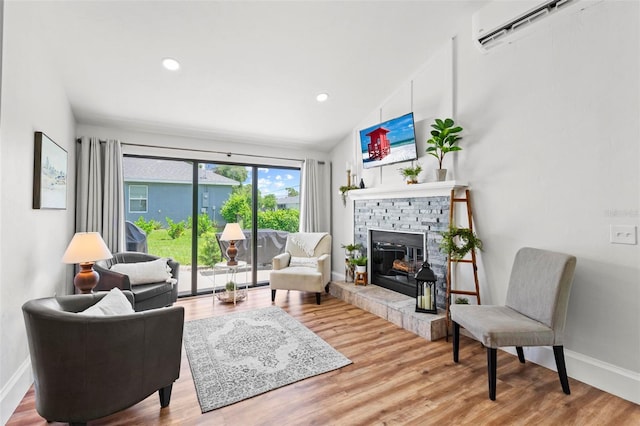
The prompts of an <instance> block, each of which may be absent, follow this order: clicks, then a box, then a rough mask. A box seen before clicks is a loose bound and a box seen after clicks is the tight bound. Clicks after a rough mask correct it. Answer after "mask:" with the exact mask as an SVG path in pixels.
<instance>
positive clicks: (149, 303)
mask: <svg viewBox="0 0 640 426" xmlns="http://www.w3.org/2000/svg"><path fill="white" fill-rule="evenodd" d="M156 259H160V257H158V256H154V255H152V254H147V253H140V252H135V251H125V252H120V253H115V254H114V255H113V258H111V259H106V260H98V261H97V262H96V263H95V265H94V266H93V269H94V270H95V271H96V272H98V274H100V280H99V281H98V285H97V286H96V287H95V288H94V291H109V290H111V289H112V288H114V287H118V288H119V289H120V290H129V291H131V292H132V293H133V296H134V298H135V310H136V311H146V310H147V309H155V308H162V307H164V306H171V305H173V304H174V303H175V301H176V300H178V283H177V281H178V272H179V271H180V264H179V263H178V262H176V261H175V260H173V259H169V261H168V262H167V264H168V265H169V267H170V268H171V276H172V277H173V279H175V280H176V282H175V283H168V282H165V281H161V282H157V283H150V284H139V285H134V286H132V285H131V283H130V281H129V277H128V276H127V275H124V274H121V273H118V272H115V271H111V270H110V269H109V268H111V266H113V265H115V264H116V263H137V262H149V261H152V260H156Z"/></svg>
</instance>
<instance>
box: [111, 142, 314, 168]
mask: <svg viewBox="0 0 640 426" xmlns="http://www.w3.org/2000/svg"><path fill="white" fill-rule="evenodd" d="M121 144H122V145H127V146H141V147H144V148H161V149H173V150H180V151H190V152H204V153H207V154H223V155H226V156H227V157H231V156H232V155H238V156H245V157H255V158H268V159H271V160H289V161H304V159H303V158H285V157H275V156H272V155H259V154H240V153H237V152H231V151H214V150H210V149H197V148H172V147H164V146H157V145H146V144H133V143H126V142H121ZM318 163H320V164H324V161H318Z"/></svg>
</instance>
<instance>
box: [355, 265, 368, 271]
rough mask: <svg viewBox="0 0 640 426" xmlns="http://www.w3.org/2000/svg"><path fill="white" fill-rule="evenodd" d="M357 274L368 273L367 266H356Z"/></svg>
mask: <svg viewBox="0 0 640 426" xmlns="http://www.w3.org/2000/svg"><path fill="white" fill-rule="evenodd" d="M356 272H367V265H364V266H358V265H356Z"/></svg>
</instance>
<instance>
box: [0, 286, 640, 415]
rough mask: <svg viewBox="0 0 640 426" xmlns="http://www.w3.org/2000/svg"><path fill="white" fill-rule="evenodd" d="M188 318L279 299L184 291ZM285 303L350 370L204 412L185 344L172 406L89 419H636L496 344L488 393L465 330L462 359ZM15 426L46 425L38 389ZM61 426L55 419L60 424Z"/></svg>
mask: <svg viewBox="0 0 640 426" xmlns="http://www.w3.org/2000/svg"><path fill="white" fill-rule="evenodd" d="M178 304H179V305H182V306H184V307H185V312H186V320H193V319H198V318H204V317H208V316H212V315H222V314H224V313H228V312H233V311H240V310H249V309H254V308H258V307H263V306H269V305H271V299H270V291H269V288H259V289H254V290H251V291H250V294H249V299H248V300H247V301H245V302H242V303H239V304H238V305H237V306H236V307H234V306H233V305H232V304H221V303H219V302H217V301H216V302H215V303H214V302H213V301H212V296H206V297H205V296H203V297H195V298H190V299H182V300H180V301H179V302H178ZM276 305H278V306H280V307H281V308H283V309H284V310H285V311H287V312H288V313H289V314H290V315H292V316H293V317H294V318H296V319H298V320H299V321H300V322H302V323H303V324H304V325H306V326H307V327H308V328H309V329H311V330H312V331H314V332H315V333H316V334H318V335H319V336H320V337H322V338H323V339H324V340H325V341H327V342H328V343H329V344H331V345H332V346H333V347H334V348H336V349H337V350H339V351H340V352H342V353H343V354H344V355H345V356H346V357H348V358H349V359H351V361H353V364H351V365H349V366H347V367H344V368H342V369H339V370H336V371H333V372H330V373H326V374H323V375H320V376H316V377H312V378H310V379H306V380H303V381H301V382H298V383H294V384H292V385H289V386H285V387H283V388H280V389H276V390H273V391H271V392H267V393H265V394H263V395H259V396H256V397H254V398H251V399H248V400H244V401H241V402H239V403H236V404H234V405H231V406H227V407H223V408H220V409H218V410H214V411H211V412H209V413H205V414H201V413H200V406H199V405H198V401H197V396H196V393H195V388H194V385H193V381H192V378H191V371H190V370H189V362H188V360H187V357H186V354H185V353H184V350H183V357H182V367H181V372H180V378H179V379H178V380H177V382H176V383H175V384H174V386H173V394H172V397H171V404H170V405H169V407H167V408H165V409H162V410H161V409H160V404H159V402H158V396H157V393H154V394H153V395H151V396H150V397H149V398H147V399H146V400H144V401H142V402H140V403H139V404H136V405H134V406H133V407H130V408H128V409H127V410H124V411H122V412H119V413H117V414H114V415H112V416H109V417H105V418H103V419H99V420H96V421H93V422H90V423H89V424H90V425H329V424H330V425H405V424H409V425H430V424H455V425H461V424H474V425H480V424H482V425H484V424H495V425H506V424H514V425H632V424H633V425H638V424H640V406H638V405H635V404H633V403H631V402H628V401H625V400H623V399H620V398H617V397H615V396H613V395H610V394H607V393H605V392H603V391H600V390H598V389H595V388H593V387H591V386H588V385H585V384H583V383H581V382H578V381H576V380H573V379H569V382H570V385H571V395H565V394H564V393H562V389H561V387H560V382H559V380H558V376H557V374H556V373H555V372H554V371H550V370H547V369H545V368H543V367H540V366H537V365H535V364H531V363H526V364H524V365H522V364H520V363H519V362H518V359H517V357H515V356H512V355H509V354H507V353H505V352H502V351H498V384H497V400H496V401H495V402H492V401H490V400H489V398H488V390H487V373H486V351H485V349H484V348H482V347H481V345H480V344H479V343H476V342H473V341H471V340H469V339H467V338H465V337H464V336H461V345H460V363H459V364H454V363H453V361H452V353H451V343H450V342H449V343H447V342H445V340H439V341H436V342H428V341H426V340H425V339H423V338H421V337H418V336H416V335H414V334H412V333H410V332H408V331H406V330H403V329H401V328H398V327H397V326H395V325H393V324H392V323H389V322H387V321H385V320H383V319H381V318H379V317H377V316H375V315H373V314H370V313H368V312H365V311H363V310H361V309H359V308H356V307H354V306H352V305H349V304H347V303H345V302H342V301H340V300H338V299H335V298H333V297H331V296H329V295H324V296H323V300H322V305H320V306H318V305H316V304H315V296H314V295H313V294H310V293H309V294H304V293H300V292H295V291H291V292H289V293H287V292H284V291H280V292H278V295H277V297H276ZM7 424H8V425H12V426H13V425H45V424H47V423H46V422H45V420H44V419H42V418H41V417H40V416H39V415H38V413H37V412H36V410H35V400H34V393H33V388H31V389H30V390H29V392H28V393H27V394H26V395H25V397H24V398H23V400H22V402H21V403H20V405H19V406H18V408H17V409H16V411H15V413H14V414H13V416H12V417H11V418H10V420H9V422H8V423H7ZM53 424H56V423H53Z"/></svg>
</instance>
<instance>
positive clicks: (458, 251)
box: [440, 226, 482, 260]
mask: <svg viewBox="0 0 640 426" xmlns="http://www.w3.org/2000/svg"><path fill="white" fill-rule="evenodd" d="M440 234H441V235H442V241H440V249H441V250H442V251H443V252H445V253H446V254H447V255H448V256H449V258H450V259H451V260H461V259H462V258H464V257H465V256H466V255H467V253H469V252H470V251H471V250H475V249H478V250H482V240H480V238H478V236H477V235H476V234H475V233H474V232H473V231H472V230H471V229H469V228H458V227H456V226H450V227H449V229H448V230H446V231H444V232H441V233H440ZM458 243H460V244H458Z"/></svg>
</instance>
